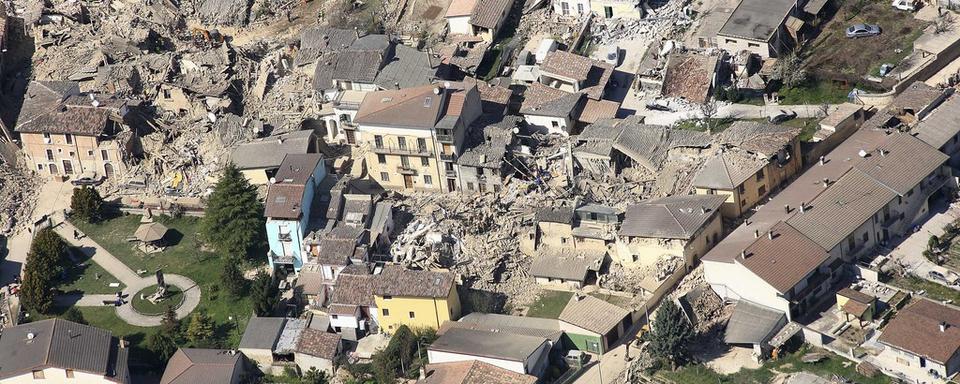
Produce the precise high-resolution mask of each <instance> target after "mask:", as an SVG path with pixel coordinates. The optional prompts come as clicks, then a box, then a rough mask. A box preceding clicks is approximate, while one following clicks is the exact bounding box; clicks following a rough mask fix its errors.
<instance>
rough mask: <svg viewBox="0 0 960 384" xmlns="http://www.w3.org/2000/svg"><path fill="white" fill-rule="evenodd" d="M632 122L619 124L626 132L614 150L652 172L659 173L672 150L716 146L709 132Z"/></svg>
mask: <svg viewBox="0 0 960 384" xmlns="http://www.w3.org/2000/svg"><path fill="white" fill-rule="evenodd" d="M633 121H634V120H624V121H623V122H621V123H620V126H622V127H623V132H622V133H621V134H620V135H618V136H617V140H616V141H615V142H614V143H613V148H615V149H616V150H618V151H620V152H621V153H623V154H624V155H627V156H628V157H630V158H631V159H632V160H633V161H635V162H637V163H638V164H640V165H641V166H643V167H645V168H647V169H648V170H650V171H651V172H656V171H658V170H660V167H661V166H662V165H663V162H664V160H666V158H667V155H668V154H669V151H670V150H671V149H674V148H678V147H699V148H706V147H709V146H710V144H711V143H712V142H713V140H712V138H711V137H710V135H709V134H707V133H706V132H696V131H691V130H685V129H670V128H667V127H664V126H659V125H647V124H637V123H634V122H633ZM628 122H630V123H629V124H628Z"/></svg>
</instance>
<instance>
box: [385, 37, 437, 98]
mask: <svg viewBox="0 0 960 384" xmlns="http://www.w3.org/2000/svg"><path fill="white" fill-rule="evenodd" d="M440 70H441V68H440V66H439V60H438V62H434V60H432V59H431V58H430V55H429V54H428V53H426V52H421V51H418V50H416V48H412V47H408V46H406V45H403V44H398V45H397V46H396V47H394V49H393V55H391V56H390V57H388V58H387V60H386V62H385V63H384V65H383V68H382V69H381V70H380V73H378V74H377V79H376V81H375V83H376V84H377V86H378V87H380V88H383V89H397V88H398V87H399V88H412V87H419V86H423V85H429V84H430V83H432V82H433V81H435V80H437V79H439V78H440V76H441V75H442V73H441V72H440Z"/></svg>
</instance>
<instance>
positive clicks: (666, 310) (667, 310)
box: [649, 300, 694, 368]
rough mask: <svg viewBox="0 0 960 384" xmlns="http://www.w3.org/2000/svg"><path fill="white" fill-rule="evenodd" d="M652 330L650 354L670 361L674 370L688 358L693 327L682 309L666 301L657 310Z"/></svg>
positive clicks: (670, 301)
mask: <svg viewBox="0 0 960 384" xmlns="http://www.w3.org/2000/svg"><path fill="white" fill-rule="evenodd" d="M652 326H653V328H652V329H651V330H650V345H649V351H650V354H651V355H653V356H654V357H658V358H661V359H666V360H670V363H671V364H672V365H673V368H676V367H677V365H678V364H682V363H683V362H685V361H686V358H687V346H688V345H689V344H690V341H691V340H692V339H693V336H694V334H693V327H692V326H690V323H689V322H687V319H686V318H685V317H684V315H683V313H682V312H680V307H677V305H676V304H674V302H673V301H672V300H664V301H663V302H662V303H661V304H660V308H657V315H656V318H654V319H653V325H652Z"/></svg>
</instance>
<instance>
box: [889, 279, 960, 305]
mask: <svg viewBox="0 0 960 384" xmlns="http://www.w3.org/2000/svg"><path fill="white" fill-rule="evenodd" d="M885 282H886V283H887V284H890V285H893V286H895V287H899V288H903V289H905V290H908V291H914V292H917V291H921V290H922V291H926V294H925V295H924V296H927V297H929V298H931V299H934V300H939V301H946V300H953V302H954V303H958V302H960V291H957V290H955V289H953V288H949V287H946V286H943V285H940V284H937V283H934V282H932V281H929V280H926V279H921V278H919V277H916V276H914V275H907V276H895V277H892V278H889V280H887V281H885Z"/></svg>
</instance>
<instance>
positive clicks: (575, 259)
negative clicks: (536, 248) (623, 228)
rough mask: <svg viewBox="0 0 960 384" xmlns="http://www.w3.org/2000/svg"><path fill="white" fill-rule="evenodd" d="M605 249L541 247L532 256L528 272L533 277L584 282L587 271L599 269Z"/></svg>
mask: <svg viewBox="0 0 960 384" xmlns="http://www.w3.org/2000/svg"><path fill="white" fill-rule="evenodd" d="M605 255H606V251H604V250H599V251H583V252H581V251H579V250H577V251H574V250H571V249H554V250H545V249H541V252H538V255H537V256H536V257H534V258H533V263H532V264H531V265H530V274H531V275H533V276H534V277H546V278H551V279H562V280H566V281H579V282H581V283H582V282H584V281H586V279H587V273H588V272H590V271H597V270H599V269H600V264H601V263H602V262H603V258H604V256H605Z"/></svg>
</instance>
